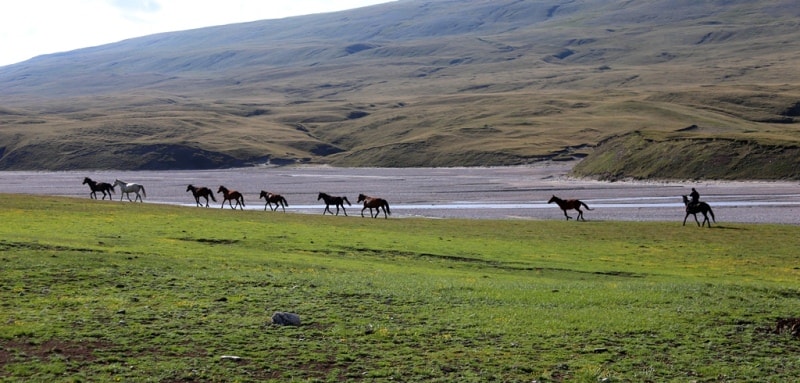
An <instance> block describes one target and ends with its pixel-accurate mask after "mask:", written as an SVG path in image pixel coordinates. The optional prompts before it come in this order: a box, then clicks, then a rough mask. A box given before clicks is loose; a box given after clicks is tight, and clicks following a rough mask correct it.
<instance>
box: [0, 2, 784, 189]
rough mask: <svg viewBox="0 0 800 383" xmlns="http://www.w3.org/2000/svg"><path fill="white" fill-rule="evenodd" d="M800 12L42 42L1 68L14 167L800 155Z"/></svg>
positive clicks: (296, 21)
mask: <svg viewBox="0 0 800 383" xmlns="http://www.w3.org/2000/svg"><path fill="white" fill-rule="evenodd" d="M676 4H677V6H676ZM454 10H458V11H457V12H454ZM798 16H800V8H798V7H797V6H796V2H794V1H790V0H768V1H762V2H757V3H756V2H751V1H740V0H733V1H730V0H729V1H721V0H720V1H703V2H696V1H681V2H677V3H676V2H669V3H667V2H661V1H647V0H639V1H602V0H585V1H568V0H562V1H558V0H544V1H527V0H522V1H519V0H501V1H497V0H495V1H483V0H474V1H465V0H446V1H435V2H431V1H421V0H401V1H397V2H393V3H387V4H382V5H377V6H372V7H366V8H361V9H357V10H351V11H346V12H337V13H328V14H319V15H310V16H303V17H293V18H286V19H279V20H264V21H258V22H252V23H245V24H234V25H227V26H220V27H213V28H203V29H196V30H190V31H183V32H176V33H166V34H159V35H153V36H147V37H142V38H136V39H131V40H125V41H121V42H118V43H115V44H109V45H103V46H99V47H92V48H86V49H81V50H76V51H71V52H65V53H60V54H54V55H46V56H40V57H36V58H34V59H31V60H29V61H26V62H23V63H19V64H15V65H10V66H5V67H0V169H82V168H85V169H91V168H103V169H169V168H189V169H192V168H220V167H230V166H242V165H248V164H262V163H269V164H291V163H327V164H332V165H337V166H392V167H405V166H474V165H512V164H524V163H530V162H534V161H539V160H543V159H572V158H583V157H585V156H588V157H586V159H585V160H584V163H583V165H584V168H583V169H584V170H583V172H582V173H580V174H581V175H603V176H609V175H610V174H613V177H626V176H633V177H640V176H641V175H639V174H633V173H629V171H628V170H625V169H628V168H626V167H624V166H620V163H622V164H626V163H627V162H628V161H630V160H631V158H633V157H632V156H617V157H615V160H614V162H615V164H614V166H616V167H617V168H615V169H609V168H608V166H607V165H606V166H605V167H602V166H596V167H594V168H592V167H590V166H588V165H591V164H598V163H603V162H605V161H606V160H604V159H602V158H600V157H598V156H599V155H600V153H602V152H603V150H600V149H601V148H602V145H600V146H598V144H600V143H609V142H617V143H618V141H614V140H613V139H612V138H614V137H622V136H625V135H626V134H630V133H631V132H634V131H639V132H644V134H652V135H654V136H658V137H663V139H665V140H669V141H670V142H672V143H674V145H675V146H674V147H671V150H681V151H687V152H693V151H695V150H697V145H703V142H705V141H704V140H706V139H710V140H714V139H716V138H722V139H735V140H740V141H741V140H744V141H747V142H748V143H749V144H748V145H751V146H752V147H754V148H761V147H764V148H767V147H768V148H770V149H769V150H772V151H777V152H782V151H783V150H784V149H785V150H791V149H792V148H794V149H795V150H796V148H797V146H798V143H800V124H799V123H798V122H800V90H798V89H800V87H798V84H800V75H799V73H800V72H798V71H797V69H796V68H797V67H798V64H799V63H800V38H799V37H800V28H798V26H799V25H798V24H800V22H798ZM692 126H694V127H696V129H686V128H687V127H692ZM622 142H625V140H622ZM595 148H597V150H595ZM715 150H723V149H715ZM645 154H646V153H645ZM643 155H644V154H643ZM650 155H651V156H652V155H656V154H650ZM789 157H791V156H780V157H779V158H789ZM636 161H637V162H638V161H642V159H641V158H638V159H637V160H636ZM687 161H703V160H701V159H698V160H695V159H693V158H688V159H687ZM759 161H763V160H762V159H760V157H759V159H758V160H756V159H753V161H740V162H739V165H738V166H747V167H753V169H759V168H763V166H766V165H767V164H764V163H761V162H759ZM687 168H693V169H703V168H707V166H702V163H701V164H699V165H698V164H694V165H693V166H688V167H687ZM782 168H794V169H796V168H797V167H796V166H789V165H787V164H782ZM589 169H594V170H589ZM726 174H728V173H727V172H726V171H724V170H723V171H721V172H720V171H717V172H714V174H711V173H703V172H702V171H700V172H699V173H698V172H697V171H692V172H691V174H690V175H689V176H691V177H700V178H703V177H714V178H718V177H723V178H725V175H726ZM742 174H745V173H742ZM755 174H759V173H758V172H756V173H755ZM675 176H680V177H685V176H686V175H684V174H677V173H675V172H674V170H667V169H666V168H664V169H662V168H661V167H658V166H655V167H653V169H652V171H649V172H647V175H646V177H659V178H670V177H675ZM797 177H798V176H797V173H796V172H794V173H792V172H788V173H787V172H783V171H776V172H774V174H772V173H771V174H770V176H769V178H797Z"/></svg>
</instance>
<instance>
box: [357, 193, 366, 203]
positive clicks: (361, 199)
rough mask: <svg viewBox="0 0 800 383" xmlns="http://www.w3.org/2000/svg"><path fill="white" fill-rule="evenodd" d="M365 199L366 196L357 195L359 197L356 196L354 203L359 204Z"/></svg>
mask: <svg viewBox="0 0 800 383" xmlns="http://www.w3.org/2000/svg"><path fill="white" fill-rule="evenodd" d="M366 199H367V196H365V195H363V194H359V195H358V200H357V201H356V203H359V202H362V201H365V200H366Z"/></svg>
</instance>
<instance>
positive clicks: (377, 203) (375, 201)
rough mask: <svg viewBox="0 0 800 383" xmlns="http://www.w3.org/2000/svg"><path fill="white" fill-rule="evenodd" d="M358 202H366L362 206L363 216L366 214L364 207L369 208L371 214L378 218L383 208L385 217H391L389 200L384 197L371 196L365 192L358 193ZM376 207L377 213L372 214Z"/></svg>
mask: <svg viewBox="0 0 800 383" xmlns="http://www.w3.org/2000/svg"><path fill="white" fill-rule="evenodd" d="M358 202H364V207H363V208H361V216H362V217H363V216H364V209H367V208H369V216H370V217H372V218H377V217H378V214H380V213H381V209H383V218H389V215H391V214H392V211H391V210H389V202H386V200H385V199H383V198H377V197H370V196H367V195H364V194H359V195H358V201H356V203H358ZM373 208H374V209H375V215H372V209H373Z"/></svg>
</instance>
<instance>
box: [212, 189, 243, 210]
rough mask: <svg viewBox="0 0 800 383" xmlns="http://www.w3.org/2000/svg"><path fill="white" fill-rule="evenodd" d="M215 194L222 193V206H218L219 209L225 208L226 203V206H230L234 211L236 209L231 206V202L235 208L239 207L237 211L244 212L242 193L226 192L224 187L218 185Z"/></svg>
mask: <svg viewBox="0 0 800 383" xmlns="http://www.w3.org/2000/svg"><path fill="white" fill-rule="evenodd" d="M217 193H222V205H220V207H219V208H220V209H222V208H224V207H225V201H228V205H230V207H231V209H233V210H236V207H235V206H233V203H232V202H231V201H232V200H233V201H236V206H239V210H244V196H243V195H242V193H239V192H238V191H236V190H228V188H226V187H225V186H222V185H219V189H217Z"/></svg>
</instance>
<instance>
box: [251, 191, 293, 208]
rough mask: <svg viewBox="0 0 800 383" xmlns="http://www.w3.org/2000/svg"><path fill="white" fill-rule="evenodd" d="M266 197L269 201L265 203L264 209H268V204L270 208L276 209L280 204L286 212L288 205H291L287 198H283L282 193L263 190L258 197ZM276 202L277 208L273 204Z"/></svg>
mask: <svg viewBox="0 0 800 383" xmlns="http://www.w3.org/2000/svg"><path fill="white" fill-rule="evenodd" d="M262 198H263V199H265V200H266V201H267V203H265V204H264V211H266V210H267V206H269V208H270V210H272V211H276V210H278V207H279V206H280V207H281V208H282V209H283V212H284V213H286V207H287V206H289V203H288V202H286V198H283V196H282V195H280V194H275V193H270V192H268V191H265V190H262V191H261V195H260V196H258V199H262ZM273 203H274V204H275V208H274V209H273V208H272V204H273Z"/></svg>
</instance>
